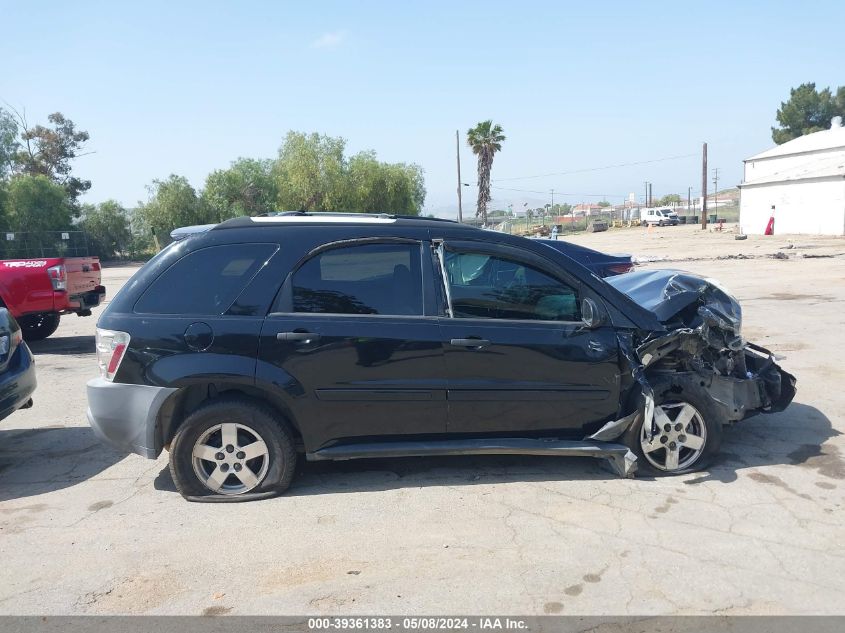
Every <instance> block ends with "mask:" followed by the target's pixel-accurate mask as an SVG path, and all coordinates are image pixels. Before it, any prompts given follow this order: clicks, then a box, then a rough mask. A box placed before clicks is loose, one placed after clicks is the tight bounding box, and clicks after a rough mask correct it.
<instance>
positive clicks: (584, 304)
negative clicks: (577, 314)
mask: <svg viewBox="0 0 845 633" xmlns="http://www.w3.org/2000/svg"><path fill="white" fill-rule="evenodd" d="M581 319H582V320H583V321H584V325H585V326H586V327H588V328H589V329H591V330H592V329H593V328H597V327H599V326H601V325H604V315H603V313H602V311H601V310H599V307H598V305H597V304H596V302H595V301H593V300H592V299H590V298H589V297H586V298H585V299H583V300H582V301H581Z"/></svg>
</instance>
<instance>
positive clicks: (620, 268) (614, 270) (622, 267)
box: [606, 263, 634, 275]
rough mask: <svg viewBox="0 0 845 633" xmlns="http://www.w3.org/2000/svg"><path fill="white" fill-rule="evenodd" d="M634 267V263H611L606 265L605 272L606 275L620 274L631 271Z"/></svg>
mask: <svg viewBox="0 0 845 633" xmlns="http://www.w3.org/2000/svg"><path fill="white" fill-rule="evenodd" d="M633 269H634V265H633V264H631V263H625V264H613V265H611V266H608V267H607V269H606V270H607V274H608V275H621V274H623V273H627V272H631V271H632V270H633Z"/></svg>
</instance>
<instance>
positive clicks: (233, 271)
mask: <svg viewBox="0 0 845 633" xmlns="http://www.w3.org/2000/svg"><path fill="white" fill-rule="evenodd" d="M278 248H279V247H278V245H277V244H227V245H223V246H208V247H206V248H201V249H198V250H196V251H193V252H191V253H188V254H187V255H185V256H184V257H182V258H181V259H179V260H177V261H176V262H174V263H173V264H172V265H171V266H170V268H168V269H167V270H166V271H164V272H163V273H162V274H161V275H159V276H158V277H157V278H156V279H155V280H154V281H153V282H152V283H151V284H150V286H149V287H148V288H147V289H146V291H144V294H142V295H141V297H140V298H139V299H138V301H137V302H136V303H135V310H134V311H135V312H136V313H139V314H195V315H201V316H213V315H219V314H223V313H224V312H226V310H228V309H229V306H231V305H232V303H233V302H234V301H235V299H237V298H238V295H239V294H240V293H241V292H242V291H243V289H244V288H246V286H247V285H248V284H249V282H250V281H252V279H253V277H255V275H256V274H257V273H258V271H259V270H261V268H262V267H263V266H264V265H265V264H266V263H267V261H268V260H269V259H270V257H272V256H273V254H274V253H275V252H276V251H277V250H278Z"/></svg>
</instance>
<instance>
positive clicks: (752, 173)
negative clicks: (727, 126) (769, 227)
mask: <svg viewBox="0 0 845 633" xmlns="http://www.w3.org/2000/svg"><path fill="white" fill-rule="evenodd" d="M744 162H745V169H744V173H743V181H742V184H741V185H740V186H739V187H740V205H739V222H740V225H741V226H742V231H743V232H744V233H763V232H764V231H765V229H766V224H768V222H769V217H770V216H771V214H772V205H774V207H775V211H774V214H775V235H777V234H779V233H817V234H825V235H845V128H843V127H842V120H841V118H840V117H834V119H833V121H832V122H831V128H830V129H829V130H823V131H821V132H814V133H813V134H807V135H805V136H800V137H798V138H796V139H793V140H791V141H789V142H787V143H784V144H783V145H778V146H777V147H773V148H772V149H770V150H768V151H765V152H763V153H762V154H757V155H756V156H752V157H751V158H748V159H746V160H745V161H744Z"/></svg>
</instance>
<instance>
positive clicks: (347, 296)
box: [293, 244, 423, 315]
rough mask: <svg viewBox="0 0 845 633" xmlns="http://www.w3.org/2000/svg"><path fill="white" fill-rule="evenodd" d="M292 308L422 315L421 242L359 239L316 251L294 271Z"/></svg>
mask: <svg viewBox="0 0 845 633" xmlns="http://www.w3.org/2000/svg"><path fill="white" fill-rule="evenodd" d="M293 311H294V312H316V313H331V314H388V315H390V314H392V315H422V313H423V300H422V278H421V276H420V247H419V246H417V245H416V244H359V245H354V246H343V247H340V248H335V249H332V250H328V251H325V252H323V253H320V254H319V255H315V256H314V257H312V258H311V259H309V260H308V261H307V262H305V263H304V264H303V265H302V266H301V267H300V268H299V270H297V271H296V272H295V273H294V274H293Z"/></svg>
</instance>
